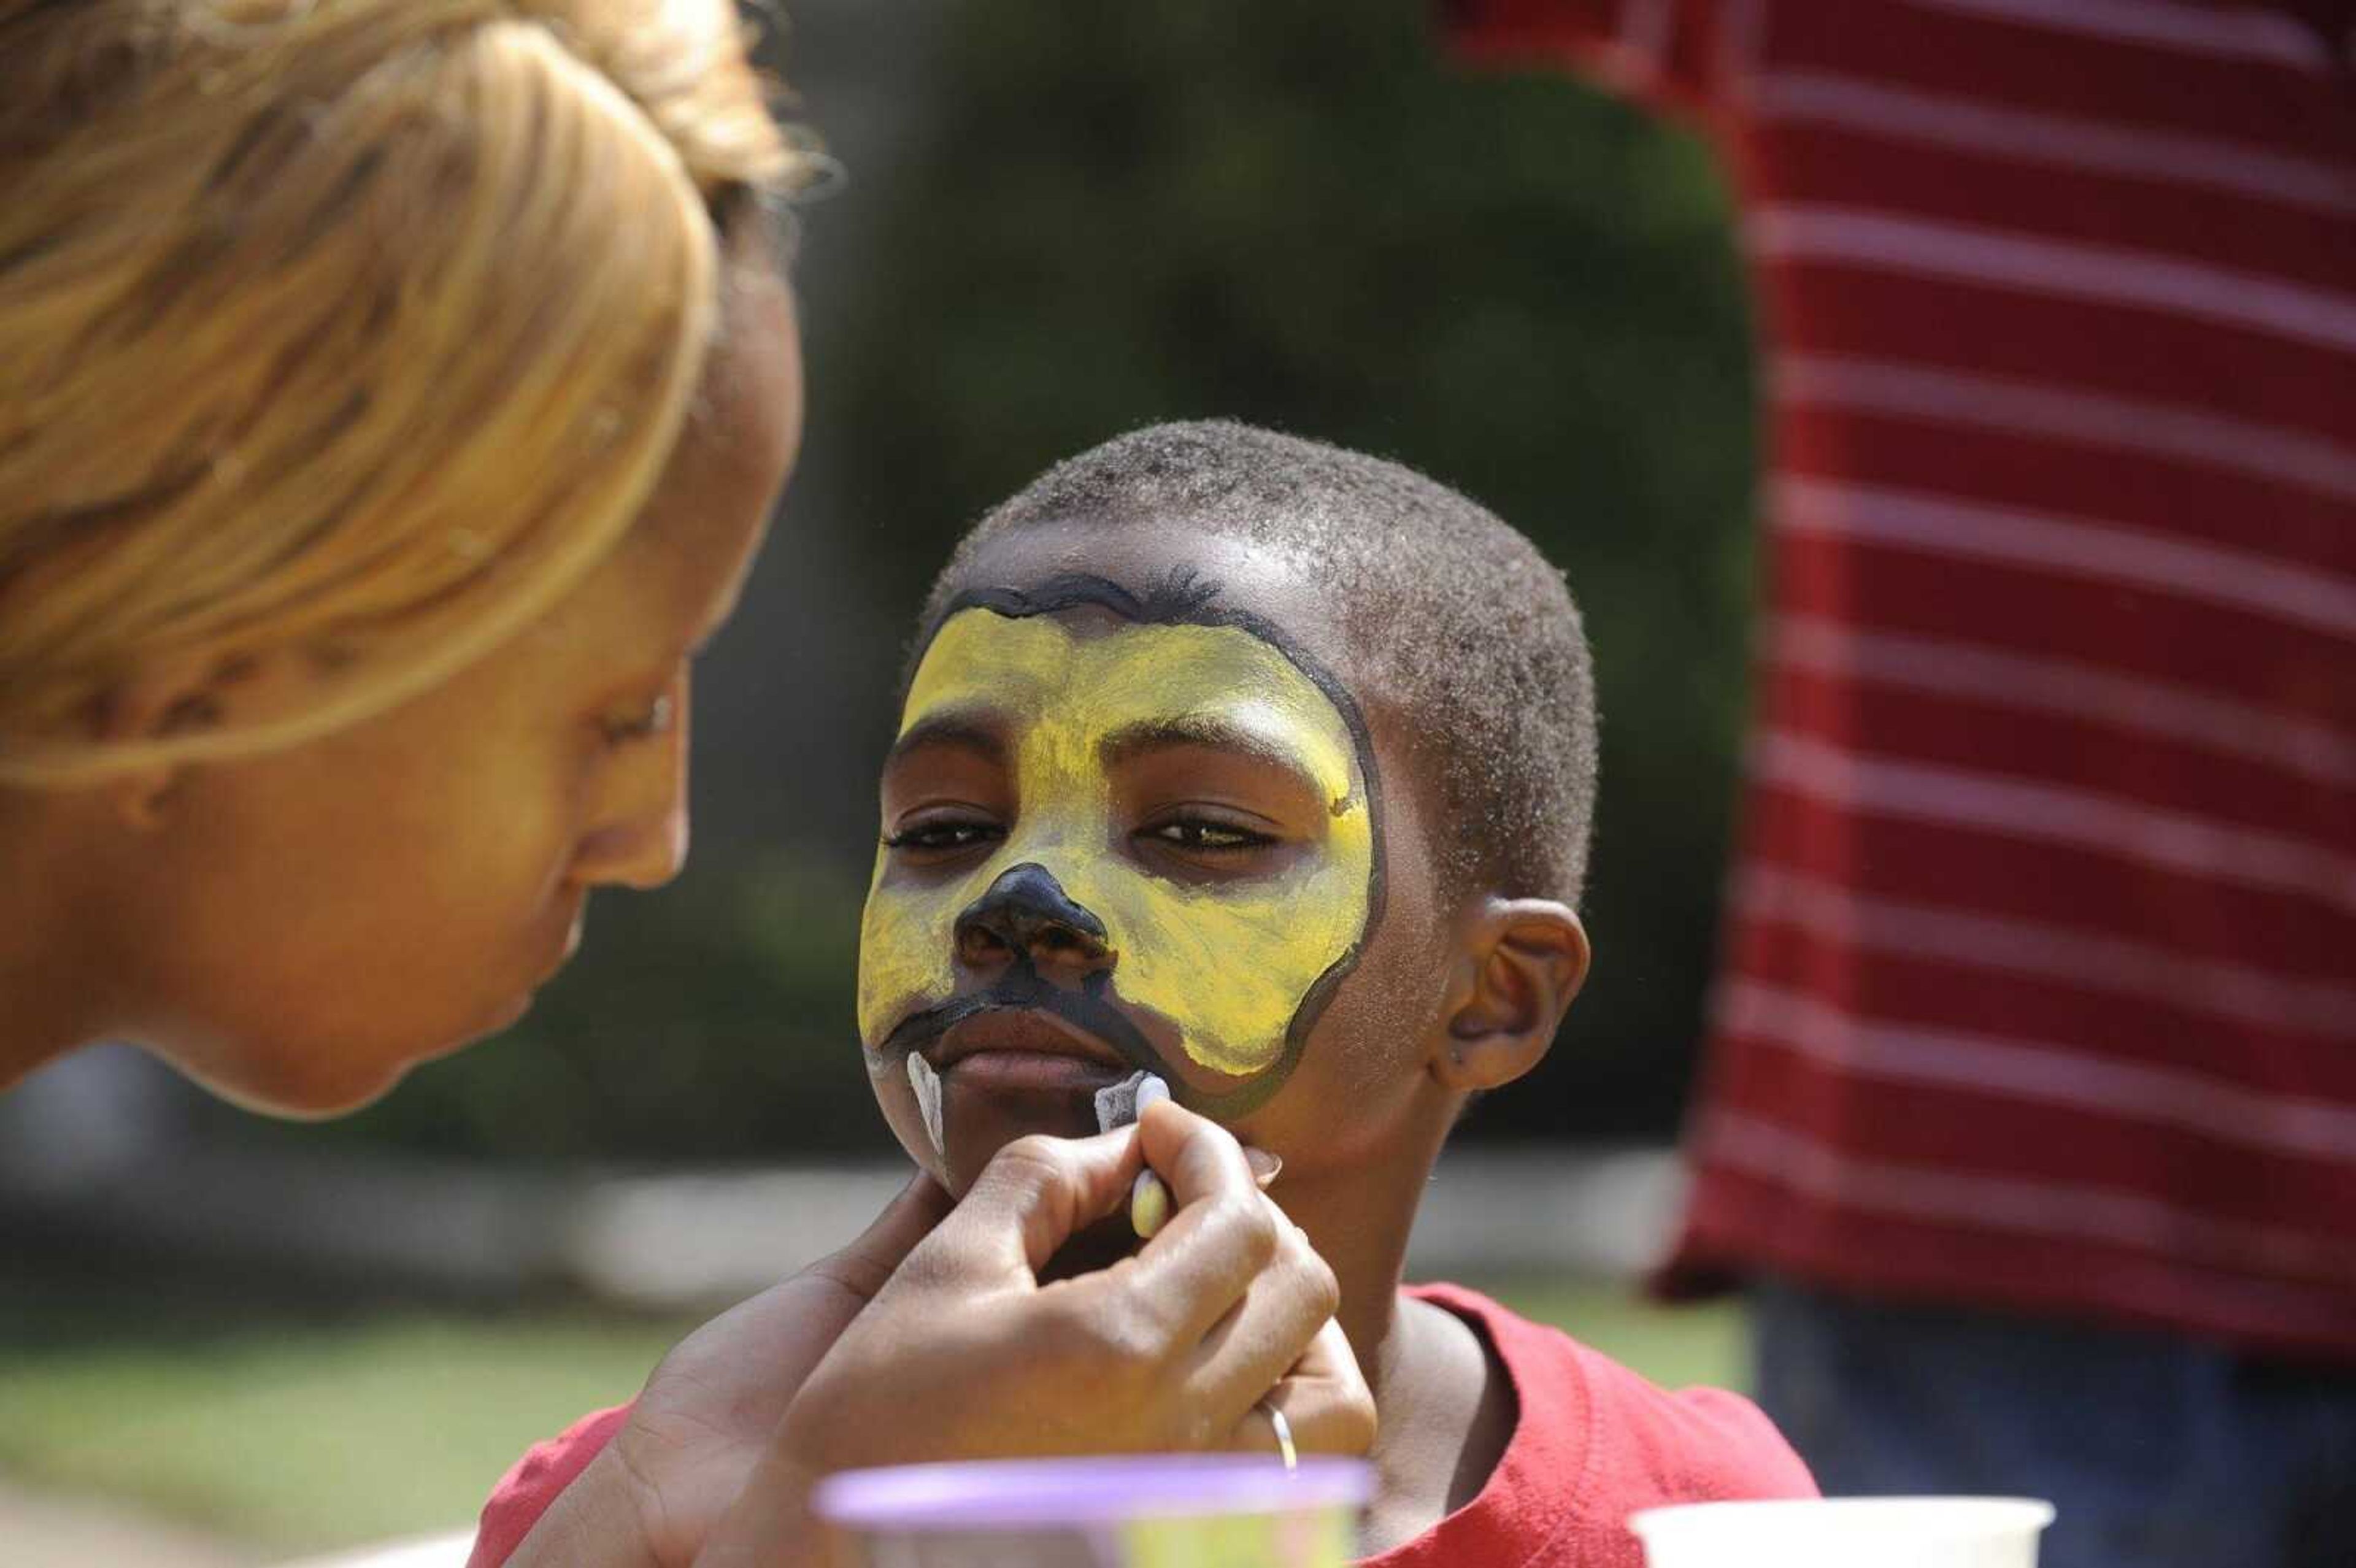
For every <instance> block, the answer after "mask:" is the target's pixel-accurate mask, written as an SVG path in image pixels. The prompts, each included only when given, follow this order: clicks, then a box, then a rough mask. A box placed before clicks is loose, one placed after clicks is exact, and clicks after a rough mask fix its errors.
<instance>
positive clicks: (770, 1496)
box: [696, 1102, 1375, 1568]
mask: <svg viewBox="0 0 2356 1568" xmlns="http://www.w3.org/2000/svg"><path fill="white" fill-rule="evenodd" d="M1145 1163H1150V1164H1151V1166H1152V1167H1153V1168H1154V1169H1155V1170H1156V1171H1158V1172H1159V1173H1161V1175H1162V1179H1163V1180H1164V1181H1165V1182H1166V1183H1167V1184H1168V1185H1169V1187H1170V1189H1171V1192H1172V1196H1173V1200H1175V1203H1176V1205H1177V1212H1176V1214H1175V1216H1174V1217H1173V1219H1172V1220H1171V1221H1170V1222H1169V1224H1168V1225H1166V1226H1165V1227H1164V1228H1163V1229H1162V1232H1160V1233H1159V1234H1157V1235H1156V1236H1155V1237H1154V1238H1153V1240H1152V1241H1151V1243H1148V1244H1147V1245H1146V1247H1145V1248H1144V1249H1143V1250H1142V1251H1141V1252H1140V1253H1137V1254H1136V1255H1135V1256H1133V1257H1130V1258H1126V1259H1124V1260H1122V1261H1121V1262H1119V1263H1118V1264H1114V1265H1113V1266H1111V1267H1110V1268H1108V1269H1104V1270H1101V1271H1099V1272H1097V1273H1093V1274H1086V1275H1078V1276H1076V1277H1074V1278H1070V1279H1064V1280H1058V1281H1055V1282H1053V1283H1042V1282H1041V1280H1040V1277H1039V1274H1040V1270H1041V1269H1042V1268H1043V1267H1044V1265H1045V1264H1046V1263H1047V1260H1048V1259H1049V1258H1051V1257H1053V1256H1054V1255H1055V1253H1056V1252H1057V1251H1059V1250H1060V1249H1061V1248H1062V1247H1063V1246H1064V1244H1065V1243H1066V1242H1068V1241H1069V1240H1070V1239H1071V1238H1072V1237H1073V1236H1074V1235H1075V1234H1076V1233H1077V1232H1079V1231H1081V1230H1082V1229H1084V1228H1085V1227H1087V1225H1089V1224H1091V1223H1093V1222H1094V1221H1098V1220H1101V1219H1103V1218H1105V1217H1107V1216H1108V1215H1110V1214H1113V1213H1115V1212H1118V1211H1119V1209H1120V1208H1121V1206H1122V1204H1123V1203H1124V1202H1125V1201H1126V1200H1127V1197H1128V1193H1129V1189H1130V1182H1131V1180H1132V1179H1134V1178H1135V1176H1136V1174H1137V1172H1138V1170H1139V1168H1141V1165H1142V1164H1145ZM1338 1304H1339V1296H1338V1292H1337V1289H1336V1286H1335V1283H1334V1279H1333V1271H1332V1270H1331V1269H1329V1268H1327V1267H1326V1265H1325V1264H1324V1262H1323V1260H1322V1259H1320V1258H1319V1257H1318V1256H1317V1255H1316V1254H1315V1253H1312V1252H1311V1251H1310V1249H1309V1245H1308V1243H1307V1241H1306V1240H1305V1238H1303V1237H1302V1235H1301V1232H1300V1231H1299V1229H1298V1228H1296V1227H1295V1226H1293V1225H1292V1224H1291V1222H1290V1221H1288V1220H1286V1219H1285V1218H1284V1216H1283V1214H1282V1213H1281V1212H1280V1211H1278V1210H1277V1208H1276V1206H1275V1205H1274V1204H1273V1203H1271V1202H1269V1200H1268V1199H1267V1198H1265V1197H1264V1196H1262V1195H1261V1193H1260V1192H1259V1190H1258V1187H1257V1185H1256V1184H1255V1183H1254V1181H1253V1179H1252V1174H1251V1169H1250V1168H1249V1166H1248V1165H1247V1163H1246V1162H1245V1159H1244V1155H1243V1151H1242V1149H1241V1148H1240V1147H1238V1146H1237V1143H1236V1141H1235V1139H1234V1137H1233V1136H1230V1135H1229V1134H1228V1133H1227V1132H1226V1130H1225V1129H1224V1128H1221V1127H1219V1126H1217V1125H1215V1124H1214V1123H1211V1122H1208V1121H1205V1120H1204V1119H1203V1118H1202V1117H1200V1116H1196V1115H1192V1114H1190V1113H1188V1112H1186V1111H1183V1110H1181V1109H1180V1108H1178V1107H1177V1106H1176V1105H1173V1104H1168V1103H1166V1102H1165V1103H1163V1104H1156V1105H1154V1106H1151V1107H1150V1108H1149V1109H1148V1110H1147V1112H1146V1114H1145V1115H1144V1117H1143V1118H1142V1120H1141V1122H1140V1124H1139V1125H1137V1126H1136V1127H1134V1128H1124V1129H1122V1130H1120V1131H1118V1132H1112V1133H1107V1134H1103V1135H1101V1136H1097V1137H1093V1138H1084V1139H1078V1140H1074V1141H1065V1140H1059V1139H1053V1138H1043V1137H1033V1138H1024V1139H1021V1140H1019V1141H1017V1142H1015V1143H1012V1144H1010V1145H1008V1146H1007V1147H1005V1148H1004V1149H1002V1150H1001V1151H1000V1153H999V1155H998V1156H997V1157H996V1158H995V1159H993V1160H992V1161H991V1164H990V1166H989V1168H987V1169H985V1170H984V1171H983V1173H982V1175H981V1177H980V1179H979V1180H977V1181H976V1182H975V1184H974V1188H973V1190H972V1191H971V1192H969V1193H968V1194H967V1196H966V1198H965V1200H964V1201H963V1202H961V1203H960V1204H958V1207H957V1209H956V1211H954V1212H953V1213H951V1214H950V1215H949V1216H948V1219H946V1220H944V1221H941V1222H940V1223H939V1224H938V1225H937V1226H936V1227H935V1228H934V1229H933V1230H932V1232H931V1233H930V1234H929V1235H927V1236H926V1237H925V1239H924V1240H923V1241H921V1242H920V1243H916V1246H915V1248H914V1250H913V1251H912V1252H910V1253H909V1254H908V1256H907V1259H906V1261H905V1263H904V1264H902V1265H901V1266H900V1268H899V1269H898V1271H897V1272H896V1273H894V1275H892V1277H891V1279H890V1280H889V1281H888V1282H887V1283H886V1284H885V1285H883V1288H882V1289H881V1290H880V1291H878V1292H877V1293H876V1294H875V1296H874V1298H873V1301H872V1302H871V1303H870V1304H869V1305H868V1306H867V1307H866V1308H865V1309H864V1310H863V1311H861V1312H860V1313H859V1314H858V1316H857V1317H856V1318H855V1319H854V1320H853V1321H852V1322H851V1326H850V1327H849V1328H847V1329H846V1330H844V1331H843V1332H842V1334H841V1339H840V1340H839V1341H838V1342H837V1343H836V1344H835V1346H834V1348H833V1349H832V1350H831V1351H830V1352H829V1353H828V1354H827V1355H826V1357H825V1359H824V1360H822V1361H820V1362H819V1365H818V1367H817V1368H816V1369H815V1370H814V1371H811V1372H810V1374H809V1378H808V1381H806V1382H805V1383H804V1384H803V1386H802V1389H801V1392H800V1393H799V1395H798V1397H796V1399H795V1400H794V1402H793V1404H792V1406H791V1408H790V1409H789V1411H788V1412H787V1415H786V1418H785V1420H784V1422H783V1424H781V1425H780V1426H779V1427H778V1429H777V1431H776V1437H775V1440H774V1442H773V1443H772V1444H771V1445H770V1448H769V1451H768V1453H767V1455H766V1456H765V1458H764V1459H763V1461H762V1463H761V1465H760V1467H758V1468H757V1469H756V1470H755V1473H754V1475H753V1477H752V1478H751V1480H750V1482H749V1484H747V1485H746V1486H745V1488H744V1492H743V1495H742V1497H741V1498H740V1499H738V1502H737V1505H736V1507H735V1508H734V1509H733V1510H732V1511H731V1512H730V1514H729V1515H728V1517H727V1519H726V1520H724V1521H723V1523H722V1525H721V1526H720V1528H719V1529H718V1530H717V1531H714V1533H713V1534H712V1538H711V1540H710V1541H708V1542H707V1544H706V1546H705V1548H704V1551H703V1552H702V1554H701V1556H699V1557H698V1558H697V1559H696V1562H697V1563H698V1565H699V1568H751V1565H753V1564H761V1565H763V1568H769V1565H773V1564H778V1563H814V1562H817V1561H819V1560H820V1559H819V1557H818V1555H817V1552H818V1547H817V1543H816V1541H815V1540H814V1536H815V1533H816V1532H815V1530H814V1528H813V1526H812V1524H811V1522H810V1520H809V1515H808V1512H807V1506H808V1495H809V1487H810V1486H811V1484H812V1483H813V1482H814V1481H815V1480H816V1478H817V1477H820V1476H823V1475H825V1474H827V1473H829V1472H830V1471H834V1470H839V1469H844V1468H849V1467H855V1466H861V1465H881V1464H908V1463H915V1462H919V1461H923V1460H927V1459H946V1458H961V1459H966V1458H987V1457H1000V1456H1017V1455H1048V1454H1084V1453H1106V1452H1123V1451H1142V1450H1166V1449H1205V1448H1237V1447H1241V1448H1248V1449H1255V1450H1258V1451H1260V1452H1264V1453H1269V1454H1273V1453H1274V1452H1275V1451H1276V1440H1275V1437H1274V1435H1273V1432H1272V1431H1271V1428H1270V1424H1269V1421H1268V1419H1267V1417H1266V1415H1265V1414H1264V1413H1262V1412H1261V1411H1260V1408H1259V1407H1260V1405H1261V1403H1263V1402H1266V1403H1269V1404H1272V1405H1274V1406H1275V1407H1277V1408H1278V1409H1280V1411H1282V1412H1283V1413H1284V1415H1285V1418H1286V1421H1287V1423H1288V1424H1289V1425H1290V1427H1291V1429H1292V1434H1293V1437H1294V1440H1295V1442H1296V1443H1297V1444H1298V1445H1300V1446H1301V1448H1303V1449H1307V1450H1312V1451H1322V1452H1328V1453H1349V1454H1361V1453H1364V1452H1365V1450H1366V1449H1367V1447H1368V1446H1369V1445H1371V1444H1372V1443H1373V1441H1374V1430H1375V1409H1374V1401H1373V1398H1372V1396H1371V1395H1370V1394H1369V1393H1368V1392H1367V1389H1366V1384H1365V1378H1364V1377H1363V1376H1362V1375H1361V1373H1360V1372H1359V1370H1358V1365H1357V1362H1356V1360H1355V1358H1353V1357H1352V1355H1351V1353H1350V1348H1349V1345H1348V1343H1347V1341H1346V1340H1344V1339H1343V1337H1342V1334H1341V1331H1340V1328H1338V1326H1337V1325H1336V1324H1335V1323H1334V1321H1333V1312H1334V1309H1335V1307H1337V1305H1338Z"/></svg>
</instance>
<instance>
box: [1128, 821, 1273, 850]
mask: <svg viewBox="0 0 2356 1568" xmlns="http://www.w3.org/2000/svg"><path fill="white" fill-rule="evenodd" d="M1146 837H1149V838H1152V839H1155V840H1157V841H1159V842H1161V843H1163V844H1167V845H1170V846H1171V847H1173V848H1179V849H1194V850H1211V851H1214V852H1215V851H1219V850H1237V849H1256V848H1259V847H1260V846H1261V845H1264V844H1273V843H1274V842H1276V840H1275V839H1274V838H1272V837H1269V835H1267V834H1265V833H1259V832H1256V831H1254V830H1253V829H1251V828H1248V827H1237V826H1236V825H1235V824H1234V823H1232V822H1215V821H1212V820H1211V819H1210V818H1208V817H1202V816H1181V817H1177V818H1175V819H1173V820H1172V821H1169V822H1163V823H1159V824H1157V825H1155V826H1154V827H1150V828H1148V829H1146Z"/></svg>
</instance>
